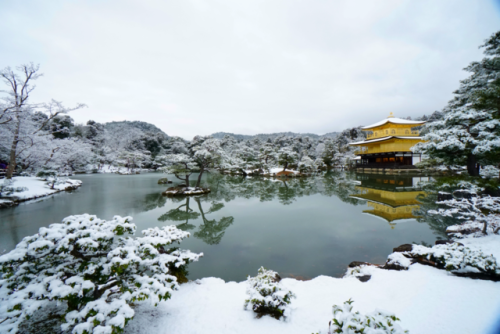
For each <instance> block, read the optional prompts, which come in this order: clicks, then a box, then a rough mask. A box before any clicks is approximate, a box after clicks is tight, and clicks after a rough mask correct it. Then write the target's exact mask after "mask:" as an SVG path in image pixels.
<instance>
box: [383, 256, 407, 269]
mask: <svg viewBox="0 0 500 334" xmlns="http://www.w3.org/2000/svg"><path fill="white" fill-rule="evenodd" d="M411 264H412V262H411V260H410V259H409V258H407V257H405V256H404V255H403V254H402V253H399V252H396V253H392V254H390V255H389V256H388V257H387V262H386V263H385V269H393V270H394V269H395V270H408V268H409V267H410V265H411Z"/></svg>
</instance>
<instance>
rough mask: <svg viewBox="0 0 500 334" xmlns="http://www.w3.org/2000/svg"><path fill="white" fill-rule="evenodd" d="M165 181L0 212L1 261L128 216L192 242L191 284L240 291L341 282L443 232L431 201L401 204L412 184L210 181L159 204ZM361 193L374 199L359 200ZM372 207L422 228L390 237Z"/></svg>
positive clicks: (89, 180) (361, 179)
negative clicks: (251, 282) (251, 285)
mask: <svg viewBox="0 0 500 334" xmlns="http://www.w3.org/2000/svg"><path fill="white" fill-rule="evenodd" d="M164 176H165V175H162V174H159V173H145V174H140V175H130V176H121V175H81V176H80V175H79V176H78V178H81V179H82V180H83V183H84V186H83V187H81V188H79V189H78V190H77V191H75V192H73V193H71V194H66V193H64V194H60V195H55V196H53V197H47V198H45V199H43V200H41V201H39V202H37V203H30V204H26V205H20V206H18V207H16V208H11V209H5V210H2V211H0V225H1V226H2V229H3V233H2V235H0V251H1V250H3V249H6V250H10V249H12V248H14V246H15V244H17V243H18V242H19V241H20V240H21V239H22V237H24V236H26V235H32V234H34V233H36V232H37V231H38V229H39V228H40V227H42V226H48V225H50V224H52V223H55V222H60V221H61V219H62V218H64V217H66V216H69V215H71V214H83V213H90V214H95V215H97V216H98V217H100V218H103V219H110V218H112V217H113V216H114V215H121V216H128V215H130V216H133V218H134V220H133V222H134V223H135V224H136V225H137V230H138V231H141V230H143V229H146V228H149V227H154V226H164V225H172V224H176V225H177V226H178V227H179V228H181V229H183V230H186V231H190V232H191V237H190V238H188V239H185V240H184V241H183V242H182V248H185V249H190V250H191V251H193V252H203V253H204V254H205V256H204V258H203V260H202V261H200V262H198V263H197V264H196V265H195V266H192V267H191V268H190V279H196V278H200V277H207V276H215V277H222V278H223V279H225V280H236V281H240V280H244V279H245V277H246V276H247V275H248V274H252V273H254V272H255V270H256V269H257V268H259V267H260V266H265V267H268V268H273V269H274V270H277V271H278V272H280V273H282V274H283V275H284V276H304V277H310V278H312V277H316V276H318V275H331V276H340V275H342V274H343V273H344V272H345V268H346V266H347V264H348V263H349V262H351V261H353V260H359V261H367V262H372V263H383V262H384V261H385V260H386V258H387V254H389V253H390V252H391V251H392V249H393V247H395V246H398V245H400V244H404V243H411V242H413V241H420V240H423V241H425V242H427V243H433V242H434V241H435V240H436V234H439V233H441V232H442V231H444V228H445V226H444V225H446V224H448V222H443V221H440V220H439V219H436V218H435V217H429V218H431V219H429V220H428V222H427V223H423V222H424V221H425V219H426V216H425V214H422V213H420V211H423V209H422V208H424V207H426V206H429V207H430V205H431V204H432V203H430V202H429V203H428V199H429V198H432V196H434V195H427V196H426V197H423V199H420V198H417V200H418V201H419V202H422V204H413V202H404V203H402V202H401V197H400V196H401V195H402V194H404V193H405V192H406V193H411V192H412V191H417V192H420V191H422V189H419V188H414V187H415V185H416V181H417V180H414V179H412V180H411V184H410V183H409V180H408V181H406V179H405V178H404V177H398V176H395V177H387V176H381V175H368V174H355V173H344V172H332V173H328V174H323V175H320V176H317V177H308V178H297V179H295V178H292V179H290V178H289V179H283V180H280V179H268V178H262V177H255V178H244V177H231V176H223V175H210V176H209V177H205V176H204V177H203V181H202V182H203V183H204V184H203V185H204V186H208V187H210V188H211V190H212V192H211V193H210V194H207V195H204V196H199V197H190V198H186V197H185V198H168V197H164V196H162V195H161V192H162V191H163V190H164V187H165V186H162V185H158V183H157V181H158V179H159V178H160V177H164ZM401 181H403V183H402V184H401ZM388 187H389V189H387V188H388ZM363 188H366V189H363ZM401 188H404V189H401ZM377 190H378V191H379V192H378V193H377ZM424 190H425V189H424ZM369 192H371V195H372V196H374V197H370V198H368V197H366V198H362V196H363V195H367V194H368V193H369ZM391 193H397V194H396V195H394V194H391ZM353 195H354V196H353ZM406 195H408V194H406ZM406 195H405V196H406ZM391 196H393V197H391ZM420 196H421V195H420ZM408 200H414V198H413V199H411V198H410V199H408ZM370 202H372V203H376V204H380V203H382V204H384V205H387V204H392V206H390V208H389V211H391V210H392V209H394V208H396V209H397V208H398V205H399V204H404V205H407V206H413V205H420V206H421V209H418V210H415V209H413V207H412V214H413V216H416V217H422V218H417V220H418V221H422V223H418V222H417V221H416V220H414V219H410V220H408V223H405V224H401V225H398V226H397V228H395V229H389V228H387V225H386V223H383V222H382V223H380V222H381V220H380V219H379V217H380V215H379V216H374V215H373V214H372V215H367V214H366V212H363V211H376V208H375V207H373V206H369V205H371V204H369V203H370ZM404 205H401V206H402V207H403V208H404ZM382 209H384V210H385V207H380V208H379V210H378V211H377V212H379V211H383V210H382ZM384 212H385V211H384ZM385 213H387V212H385ZM389 214H392V212H389ZM432 218H434V220H432ZM397 221H400V220H392V221H391V223H394V222H397ZM429 226H430V228H429Z"/></svg>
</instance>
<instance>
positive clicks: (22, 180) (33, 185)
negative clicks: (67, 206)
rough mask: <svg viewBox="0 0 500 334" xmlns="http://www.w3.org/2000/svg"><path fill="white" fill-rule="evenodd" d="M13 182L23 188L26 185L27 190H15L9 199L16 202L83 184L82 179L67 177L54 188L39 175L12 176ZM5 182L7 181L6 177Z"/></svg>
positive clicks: (14, 185)
mask: <svg viewBox="0 0 500 334" xmlns="http://www.w3.org/2000/svg"><path fill="white" fill-rule="evenodd" d="M12 180H13V183H12V184H11V186H12V187H15V188H21V187H25V188H27V190H25V191H22V192H14V193H13V194H12V195H11V196H9V198H8V199H7V200H12V201H14V202H16V201H19V202H22V201H27V200H30V199H35V198H39V197H43V196H48V195H52V194H55V193H58V192H60V191H64V190H66V189H67V188H73V189H74V188H78V187H80V186H81V185H82V181H80V180H72V179H67V180H65V181H64V182H62V183H60V184H57V183H56V184H55V185H54V189H50V186H48V185H47V184H46V181H44V180H42V179H40V178H38V177H21V176H16V177H13V178H12ZM4 182H7V180H6V179H4ZM4 200H5V199H4Z"/></svg>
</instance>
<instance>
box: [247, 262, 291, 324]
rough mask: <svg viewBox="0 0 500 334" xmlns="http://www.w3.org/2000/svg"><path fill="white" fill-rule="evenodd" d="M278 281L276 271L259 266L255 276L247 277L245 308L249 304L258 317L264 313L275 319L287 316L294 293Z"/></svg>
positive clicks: (279, 279)
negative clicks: (247, 296)
mask: <svg viewBox="0 0 500 334" xmlns="http://www.w3.org/2000/svg"><path fill="white" fill-rule="evenodd" d="M280 281H281V277H280V276H279V275H278V273H277V272H275V271H272V270H267V269H266V268H264V267H260V269H259V271H258V275H257V276H256V277H250V276H249V277H248V289H247V294H248V295H249V298H248V299H246V300H245V309H248V307H249V305H250V306H251V308H252V310H253V311H254V312H255V313H258V314H259V317H260V316H263V315H266V314H268V315H270V316H272V317H274V318H276V319H280V318H281V317H285V318H286V317H287V316H289V315H290V308H289V304H290V303H291V299H292V298H294V297H295V295H294V294H293V292H292V291H290V290H288V289H286V288H285V287H283V286H282V285H281V284H280Z"/></svg>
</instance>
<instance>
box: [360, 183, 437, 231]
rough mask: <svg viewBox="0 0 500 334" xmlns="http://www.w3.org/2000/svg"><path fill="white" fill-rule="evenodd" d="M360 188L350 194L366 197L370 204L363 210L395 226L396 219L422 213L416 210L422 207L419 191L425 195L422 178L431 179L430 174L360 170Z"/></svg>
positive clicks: (399, 220)
mask: <svg viewBox="0 0 500 334" xmlns="http://www.w3.org/2000/svg"><path fill="white" fill-rule="evenodd" d="M356 179H357V181H358V182H360V185H359V186H357V187H356V190H357V191H358V192H359V193H358V194H356V195H351V197H353V198H356V199H360V200H366V201H367V202H368V203H367V205H368V206H369V207H370V208H371V209H369V210H364V211H363V212H364V213H366V214H369V215H373V216H376V217H379V218H382V219H384V220H385V221H387V222H388V223H389V225H390V226H391V228H394V227H395V226H396V224H397V223H399V222H402V221H404V220H407V219H416V218H418V217H419V216H416V215H415V214H414V211H415V210H416V209H418V208H419V207H420V202H419V201H418V200H417V196H418V195H425V192H424V191H423V190H422V189H421V187H419V185H418V183H419V182H424V181H429V178H428V177H421V176H418V177H412V176H396V175H373V174H357V175H356Z"/></svg>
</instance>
